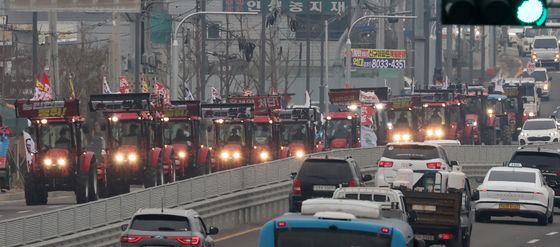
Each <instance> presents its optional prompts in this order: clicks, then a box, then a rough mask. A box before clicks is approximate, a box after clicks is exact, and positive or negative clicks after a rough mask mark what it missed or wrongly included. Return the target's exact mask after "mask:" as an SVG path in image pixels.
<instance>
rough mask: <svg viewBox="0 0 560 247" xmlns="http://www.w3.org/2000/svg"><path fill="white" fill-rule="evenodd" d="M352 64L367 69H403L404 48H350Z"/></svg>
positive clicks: (404, 60)
mask: <svg viewBox="0 0 560 247" xmlns="http://www.w3.org/2000/svg"><path fill="white" fill-rule="evenodd" d="M352 66H353V67H355V68H368V69H404V68H405V67H406V50H387V49H352Z"/></svg>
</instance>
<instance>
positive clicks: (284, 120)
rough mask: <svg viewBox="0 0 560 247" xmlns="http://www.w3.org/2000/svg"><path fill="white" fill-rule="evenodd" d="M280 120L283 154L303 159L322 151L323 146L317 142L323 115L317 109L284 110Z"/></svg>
mask: <svg viewBox="0 0 560 247" xmlns="http://www.w3.org/2000/svg"><path fill="white" fill-rule="evenodd" d="M279 118H280V120H279V123H278V125H279V129H280V142H281V143H280V144H281V150H282V151H283V152H282V153H284V152H285V153H287V156H290V157H296V158H299V159H301V158H303V157H304V156H305V155H307V154H310V153H314V152H320V151H321V146H320V145H319V144H318V143H317V142H316V141H317V139H318V138H317V132H318V128H319V122H320V121H321V114H319V112H318V110H317V109H316V108H313V107H309V108H305V107H297V108H288V109H284V110H282V111H280V113H279Z"/></svg>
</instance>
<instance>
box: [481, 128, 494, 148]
mask: <svg viewBox="0 0 560 247" xmlns="http://www.w3.org/2000/svg"><path fill="white" fill-rule="evenodd" d="M486 134H487V135H486V141H485V142H484V143H485V144H486V145H496V129H494V128H492V129H489V130H488V132H487V133H486Z"/></svg>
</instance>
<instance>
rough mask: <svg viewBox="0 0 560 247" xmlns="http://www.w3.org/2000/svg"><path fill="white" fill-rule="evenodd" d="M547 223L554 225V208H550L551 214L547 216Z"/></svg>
mask: <svg viewBox="0 0 560 247" xmlns="http://www.w3.org/2000/svg"><path fill="white" fill-rule="evenodd" d="M548 223H549V224H552V223H554V207H552V213H551V214H550V216H548Z"/></svg>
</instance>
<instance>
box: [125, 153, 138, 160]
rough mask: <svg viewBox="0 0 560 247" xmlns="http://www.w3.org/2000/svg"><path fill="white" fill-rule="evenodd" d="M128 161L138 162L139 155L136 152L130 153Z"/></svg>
mask: <svg viewBox="0 0 560 247" xmlns="http://www.w3.org/2000/svg"><path fill="white" fill-rule="evenodd" d="M127 158H128V161H130V162H136V161H137V160H138V155H136V154H135V153H131V154H128V157H127Z"/></svg>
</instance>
